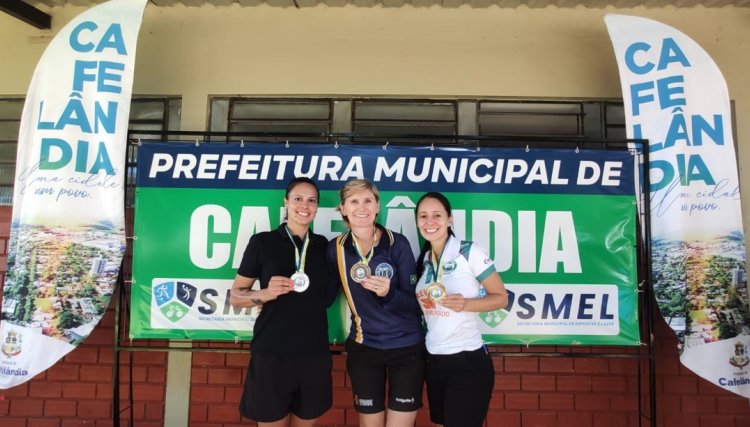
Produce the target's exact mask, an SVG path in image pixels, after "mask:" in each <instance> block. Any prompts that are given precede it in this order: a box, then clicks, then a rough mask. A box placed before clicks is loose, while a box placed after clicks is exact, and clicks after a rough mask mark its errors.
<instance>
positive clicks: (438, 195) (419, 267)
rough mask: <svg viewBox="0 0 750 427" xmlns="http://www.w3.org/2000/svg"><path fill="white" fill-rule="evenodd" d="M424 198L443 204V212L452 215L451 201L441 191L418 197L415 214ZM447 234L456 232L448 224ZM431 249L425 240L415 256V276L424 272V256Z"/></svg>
mask: <svg viewBox="0 0 750 427" xmlns="http://www.w3.org/2000/svg"><path fill="white" fill-rule="evenodd" d="M426 199H435V200H437V201H438V202H440V204H441V205H443V208H445V212H447V213H448V216H449V217H452V216H453V211H452V210H451V202H450V200H448V198H447V197H445V196H444V195H443V193H439V192H437V191H430V192H429V193H425V194H424V195H422V197H420V198H419V200H418V201H417V207H416V209H414V213H415V215H418V212H419V205H421V204H422V202H423V201H424V200H426ZM448 235H449V236H455V235H456V234H455V233H454V232H453V227H451V226H448ZM431 249H432V245H431V244H430V241H429V240H425V242H424V244H423V245H422V250H421V251H420V252H419V257H417V276H421V275H422V273H423V272H424V256H425V254H427V252H429V251H430V250H431Z"/></svg>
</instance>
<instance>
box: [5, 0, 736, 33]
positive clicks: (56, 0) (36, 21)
mask: <svg viewBox="0 0 750 427" xmlns="http://www.w3.org/2000/svg"><path fill="white" fill-rule="evenodd" d="M102 2H104V0H2V2H0V11H1V12H5V13H7V14H9V15H12V16H15V17H16V18H18V19H21V20H22V21H24V22H26V23H28V24H29V25H33V26H35V27H37V28H41V29H49V28H50V23H51V17H50V15H49V14H48V13H47V12H48V11H49V10H50V8H53V7H56V6H65V5H74V6H93V5H96V4H99V3H102ZM149 2H150V3H151V4H153V5H156V6H158V7H169V6H175V5H184V6H201V5H206V4H213V5H216V6H229V5H231V4H234V3H237V4H239V5H241V6H247V7H252V6H257V5H260V4H266V5H269V6H275V7H297V8H300V7H313V6H316V5H319V4H325V5H327V6H329V7H340V6H345V5H350V4H352V5H355V6H359V7H374V6H382V7H402V6H404V5H411V6H414V7H430V6H434V5H439V6H442V7H446V8H452V7H459V6H462V5H469V6H470V7H473V8H485V7H490V6H495V5H496V6H499V7H501V8H515V7H518V6H520V5H524V6H526V7H530V8H544V7H547V6H555V7H563V8H573V7H576V6H584V7H588V8H592V9H601V8H604V7H607V6H614V7H617V8H632V7H637V6H644V7H649V8H661V7H666V6H674V7H685V8H689V7H693V6H698V5H703V6H704V7H723V6H727V5H732V6H736V7H750V0H703V1H701V0H149Z"/></svg>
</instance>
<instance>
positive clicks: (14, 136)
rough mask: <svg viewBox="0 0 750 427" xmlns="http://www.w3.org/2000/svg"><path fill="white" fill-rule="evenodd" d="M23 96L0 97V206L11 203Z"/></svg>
mask: <svg viewBox="0 0 750 427" xmlns="http://www.w3.org/2000/svg"><path fill="white" fill-rule="evenodd" d="M23 101H24V100H23V98H5V99H0V206H10V205H12V204H13V182H14V181H15V178H16V149H17V146H18V129H19V127H20V124H21V113H22V112H23Z"/></svg>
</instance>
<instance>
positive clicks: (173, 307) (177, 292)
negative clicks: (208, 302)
mask: <svg viewBox="0 0 750 427" xmlns="http://www.w3.org/2000/svg"><path fill="white" fill-rule="evenodd" d="M197 293H198V290H197V289H196V287H195V286H193V285H191V284H189V283H185V282H163V283H159V284H158V285H156V286H154V300H155V301H156V305H157V306H159V310H160V311H161V313H162V314H163V315H164V317H166V318H167V319H169V320H170V321H172V322H176V321H178V320H180V319H182V318H183V317H184V316H185V315H186V314H187V312H188V310H190V307H192V306H193V303H194V302H195V296H196V295H197Z"/></svg>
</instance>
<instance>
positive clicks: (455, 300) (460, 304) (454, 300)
mask: <svg viewBox="0 0 750 427" xmlns="http://www.w3.org/2000/svg"><path fill="white" fill-rule="evenodd" d="M440 305H442V306H443V307H445V308H449V309H451V310H453V311H455V312H461V311H464V307H466V298H464V296H463V295H461V294H449V295H446V296H445V297H444V298H443V299H441V300H440Z"/></svg>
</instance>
